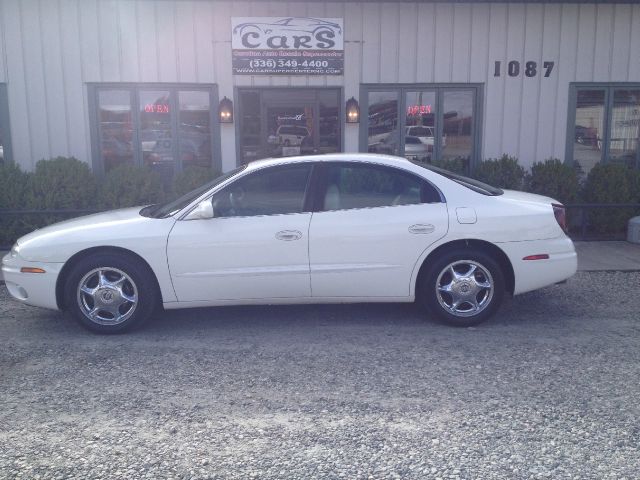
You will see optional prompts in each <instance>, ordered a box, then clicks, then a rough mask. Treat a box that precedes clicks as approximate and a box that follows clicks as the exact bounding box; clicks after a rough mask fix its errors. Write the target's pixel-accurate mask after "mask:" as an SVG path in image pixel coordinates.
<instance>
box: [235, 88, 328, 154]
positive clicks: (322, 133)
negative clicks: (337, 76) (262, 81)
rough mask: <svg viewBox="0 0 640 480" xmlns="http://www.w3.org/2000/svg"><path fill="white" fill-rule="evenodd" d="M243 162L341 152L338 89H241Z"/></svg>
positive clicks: (240, 133)
mask: <svg viewBox="0 0 640 480" xmlns="http://www.w3.org/2000/svg"><path fill="white" fill-rule="evenodd" d="M239 101H240V127H239V128H240V132H239V140H240V152H239V153H240V162H241V163H248V162H251V161H253V160H257V159H259V158H267V157H287V156H292V155H311V154H316V153H333V152H339V151H340V145H341V129H340V128H341V122H340V114H339V112H340V107H339V90H337V89H333V88H329V89H326V88H325V89H322V88H318V89H312V88H287V89H281V88H265V89H260V90H241V91H240V92H239Z"/></svg>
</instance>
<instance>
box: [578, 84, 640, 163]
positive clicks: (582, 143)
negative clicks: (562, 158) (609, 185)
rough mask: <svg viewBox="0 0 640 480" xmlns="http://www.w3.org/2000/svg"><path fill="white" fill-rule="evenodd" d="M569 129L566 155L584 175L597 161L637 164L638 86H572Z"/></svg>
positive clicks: (639, 117)
mask: <svg viewBox="0 0 640 480" xmlns="http://www.w3.org/2000/svg"><path fill="white" fill-rule="evenodd" d="M572 95H573V98H574V100H575V110H574V112H571V113H572V114H573V115H574V117H573V118H574V123H573V129H572V130H571V129H570V131H569V132H568V134H569V139H568V141H567V149H568V155H567V158H568V159H570V160H572V161H574V162H575V163H577V164H578V165H579V166H580V168H581V169H582V171H583V172H584V173H585V174H586V173H589V171H590V170H591V169H592V168H593V167H594V166H595V165H596V164H598V163H599V162H603V161H604V162H619V163H624V164H625V165H629V166H631V167H637V166H638V165H639V157H640V148H639V146H638V139H639V137H640V86H633V87H627V86H617V85H612V86H590V85H581V86H577V87H573V93H572Z"/></svg>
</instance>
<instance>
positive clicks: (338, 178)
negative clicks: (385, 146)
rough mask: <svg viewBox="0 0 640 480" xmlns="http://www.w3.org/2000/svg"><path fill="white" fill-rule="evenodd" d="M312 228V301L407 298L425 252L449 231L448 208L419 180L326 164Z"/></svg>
mask: <svg viewBox="0 0 640 480" xmlns="http://www.w3.org/2000/svg"><path fill="white" fill-rule="evenodd" d="M324 177H325V178H324V183H325V186H324V187H322V188H321V189H320V192H319V195H318V203H319V204H320V205H319V207H320V208H319V210H320V211H317V212H315V213H314V214H313V219H312V221H311V228H310V230H309V260H310V268H311V289H312V296H313V297H325V298H326V297H336V298H340V297H378V298H383V297H387V298H391V297H407V296H409V295H410V283H411V275H412V272H413V269H414V267H415V265H416V262H417V261H418V259H419V258H420V256H421V254H422V253H423V252H424V251H425V250H426V249H427V248H428V247H429V246H430V245H432V244H433V243H434V242H436V241H437V240H438V239H440V238H442V237H443V236H444V235H445V234H446V232H447V229H448V215H447V208H446V203H444V201H443V199H442V197H441V195H440V193H439V192H438V191H437V190H436V189H435V188H434V187H433V186H432V185H431V184H429V183H428V182H426V181H425V180H423V179H422V178H420V177H418V176H417V175H414V174H411V173H410V172H405V171H402V170H399V169H396V168H392V167H386V166H380V165H373V164H358V163H334V164H330V165H329V166H328V167H327V170H326V171H325V175H324Z"/></svg>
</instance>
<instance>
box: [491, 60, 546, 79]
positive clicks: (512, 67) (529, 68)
mask: <svg viewBox="0 0 640 480" xmlns="http://www.w3.org/2000/svg"><path fill="white" fill-rule="evenodd" d="M555 64H556V62H543V63H542V68H543V69H544V76H545V77H548V76H550V75H551V70H553V66H554V65H555ZM521 70H524V74H525V76H527V77H535V76H536V75H538V62H534V61H529V62H526V63H525V64H524V69H521V68H520V62H519V61H517V60H511V61H510V62H509V63H507V74H508V75H509V76H510V77H517V76H518V75H520V73H521ZM501 75H502V62H501V61H499V60H496V62H495V64H494V70H493V76H494V77H499V76H501Z"/></svg>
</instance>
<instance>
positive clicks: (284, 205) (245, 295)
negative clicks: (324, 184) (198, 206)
mask: <svg viewBox="0 0 640 480" xmlns="http://www.w3.org/2000/svg"><path fill="white" fill-rule="evenodd" d="M311 170H312V166H311V164H310V163H308V162H307V163H298V164H291V165H286V166H276V167H267V168H264V169H261V170H258V171H255V172H252V173H249V174H247V175H245V176H243V177H241V178H239V179H238V180H236V181H234V182H232V183H231V184H229V185H227V186H225V187H224V188H223V189H222V190H220V191H219V192H217V193H215V194H214V195H213V197H212V198H211V200H210V201H211V205H212V207H213V212H214V217H213V218H208V219H197V220H180V221H178V222H176V225H175V227H174V228H173V230H172V231H171V233H170V235H169V239H168V244H167V257H168V263H169V268H170V271H171V277H172V280H173V285H174V288H175V292H176V296H177V298H178V300H179V301H181V302H209V303H213V304H215V303H217V302H221V303H224V302H226V301H243V300H251V299H260V300H268V299H277V298H291V297H294V298H296V297H309V296H310V286H309V257H308V237H307V235H308V231H309V222H310V220H311V213H310V212H309V211H305V210H308V209H305V208H304V205H305V192H306V189H307V185H308V183H309V181H310V176H311Z"/></svg>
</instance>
